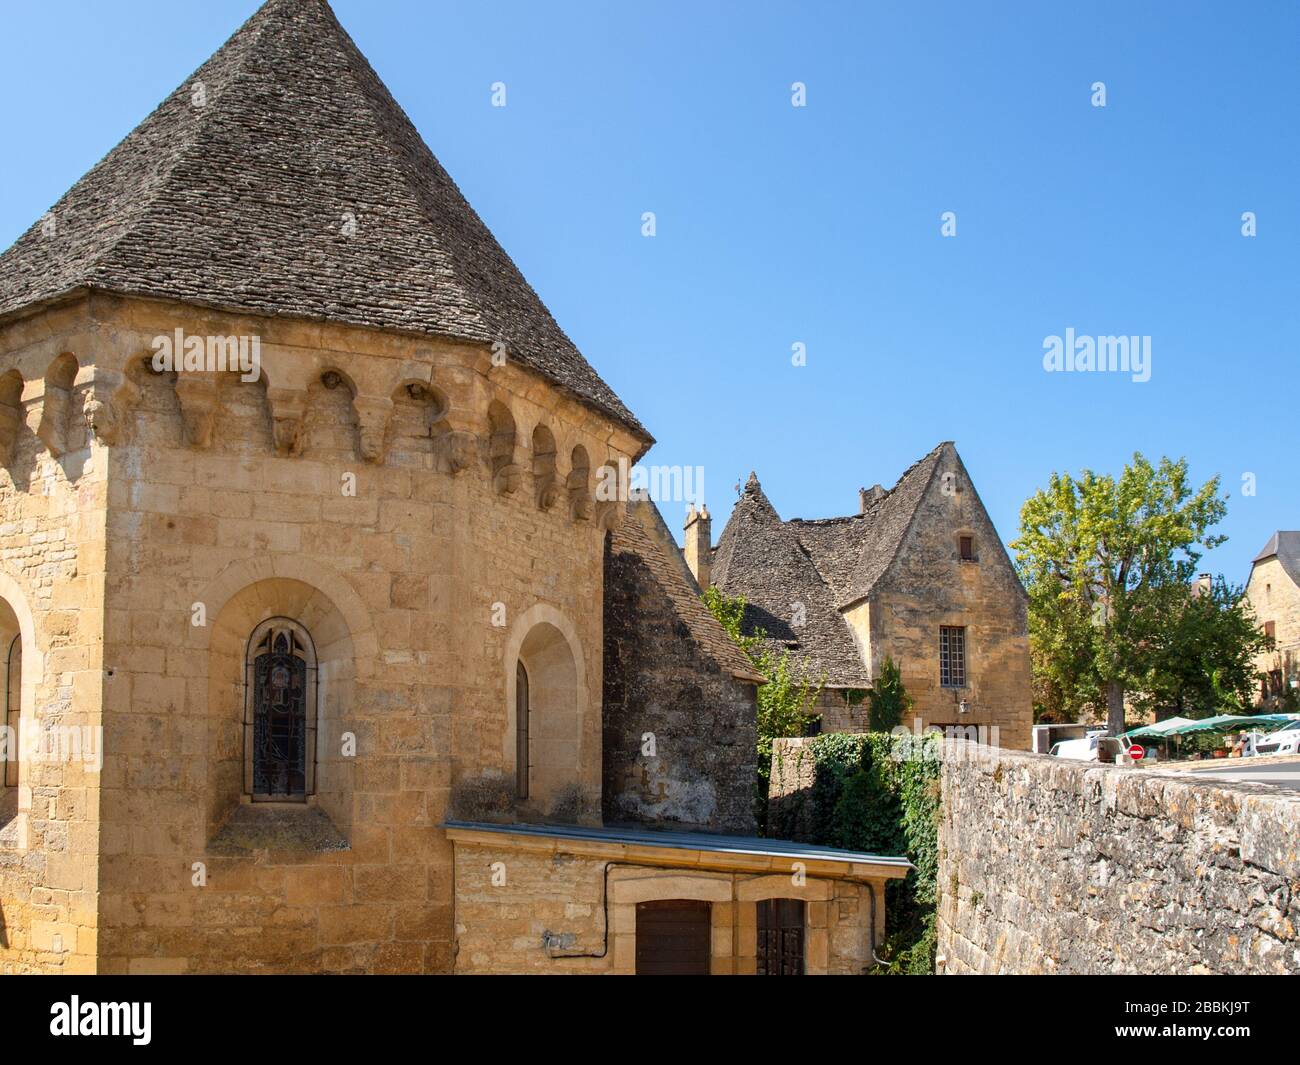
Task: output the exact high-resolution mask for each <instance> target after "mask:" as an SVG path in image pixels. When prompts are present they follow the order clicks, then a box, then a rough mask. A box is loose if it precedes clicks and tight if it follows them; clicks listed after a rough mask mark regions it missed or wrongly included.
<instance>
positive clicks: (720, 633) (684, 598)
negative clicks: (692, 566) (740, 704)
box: [610, 499, 766, 684]
mask: <svg viewBox="0 0 1300 1065" xmlns="http://www.w3.org/2000/svg"><path fill="white" fill-rule="evenodd" d="M610 549H611V550H612V551H614V552H615V553H616V554H632V555H635V556H636V557H637V558H639V559H640V560H641V561H642V563H644V565H645V568H646V569H647V570H648V571H649V574H650V576H651V577H652V578H653V579H654V582H655V583H656V584H657V585H658V586H659V588H660V590H661V591H662V592H663V593H664V595H665V596H666V597H667V598H668V600H669V602H670V603H671V605H672V609H673V612H674V613H675V614H676V615H677V619H678V620H679V621H680V622H681V623H682V624H683V625H684V626H685V627H686V630H687V631H688V632H689V633H690V636H691V639H692V640H694V642H695V645H696V646H697V647H698V648H699V650H700V652H701V653H702V654H703V655H705V657H707V658H709V659H710V660H712V662H713V663H714V664H715V665H716V666H717V667H718V668H719V669H721V670H723V671H724V672H726V673H729V674H730V675H731V676H733V677H735V678H737V679H738V680H743V681H748V682H751V683H754V684H762V683H764V681H765V680H766V678H765V677H764V676H763V675H762V674H761V673H759V672H758V671H757V670H756V669H755V668H754V664H753V663H752V662H750V660H749V656H748V655H746V654H745V652H744V651H742V650H741V649H740V648H739V647H737V646H736V642H735V641H734V640H733V639H732V638H731V637H730V636H728V635H727V630H726V629H724V628H723V627H722V624H721V622H719V621H718V619H717V618H715V617H714V616H713V614H712V613H711V612H710V611H709V608H708V607H707V606H705V605H704V600H703V599H701V598H700V594H701V593H700V587H699V585H698V584H696V583H695V578H694V577H692V576H691V571H690V570H689V569H688V568H687V566H686V561H685V559H683V558H682V555H681V550H680V549H679V548H678V547H677V544H676V542H675V541H674V540H673V538H672V533H670V532H669V531H668V526H667V525H666V524H665V523H664V519H663V516H662V515H661V514H660V513H659V508H658V507H657V506H656V505H655V504H654V502H653V501H651V500H649V499H633V500H631V501H630V502H629V503H628V506H627V518H626V520H625V521H624V522H623V524H622V525H621V526H619V528H618V529H617V530H616V531H615V532H614V533H613V534H612V536H611V539H610Z"/></svg>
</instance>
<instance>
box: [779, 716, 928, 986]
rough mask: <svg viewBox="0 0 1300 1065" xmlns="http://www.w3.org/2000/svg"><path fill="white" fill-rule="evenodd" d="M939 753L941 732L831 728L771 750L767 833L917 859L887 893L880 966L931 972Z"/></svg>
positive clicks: (900, 971)
mask: <svg viewBox="0 0 1300 1065" xmlns="http://www.w3.org/2000/svg"><path fill="white" fill-rule="evenodd" d="M940 751H941V744H940V741H939V740H937V739H917V738H913V737H907V736H892V735H890V734H888V733H857V734H846V733H828V734H826V735H821V736H815V737H811V738H807V739H778V740H775V741H774V743H773V748H772V773H771V790H770V791H769V795H768V802H769V808H768V824H767V834H768V835H769V836H774V837H777V838H780V839H794V840H800V841H803V842H807V843H817V844H821V845H823V846H829V847H842V848H844V849H846V850H855V851H863V852H865V853H868V854H878V855H889V856H893V855H906V856H907V858H908V859H909V860H910V861H911V862H912V864H913V865H914V866H915V867H916V868H915V869H913V870H912V872H911V873H909V874H908V876H907V878H906V879H905V880H896V881H892V882H891V883H890V884H889V887H888V889H887V893H886V907H885V919H886V926H885V936H886V938H885V942H884V943H883V944H882V945H880V946H878V947H877V955H878V956H879V957H880V958H881V959H883V961H884V962H885V964H884V965H882V966H880V967H879V968H877V969H876V970H875V971H876V972H878V973H890V974H906V975H929V974H932V973H933V972H934V954H935V898H936V890H935V888H936V874H937V869H938V826H939V787H940V769H941V762H940Z"/></svg>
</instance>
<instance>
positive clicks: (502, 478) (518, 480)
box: [492, 462, 524, 496]
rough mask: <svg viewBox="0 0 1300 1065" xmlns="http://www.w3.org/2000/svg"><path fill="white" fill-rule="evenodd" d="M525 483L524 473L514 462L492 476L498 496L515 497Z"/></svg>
mask: <svg viewBox="0 0 1300 1065" xmlns="http://www.w3.org/2000/svg"><path fill="white" fill-rule="evenodd" d="M523 483H524V471H523V470H521V469H520V468H519V467H518V466H516V465H515V464H514V463H513V462H511V463H509V464H507V465H505V466H502V467H501V468H500V469H499V470H497V471H496V473H494V474H493V475H492V488H493V489H494V490H495V491H496V493H497V495H502V496H509V495H514V494H515V493H516V492H517V491H519V486H520V485H521V484H523Z"/></svg>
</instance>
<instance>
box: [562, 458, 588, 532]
mask: <svg viewBox="0 0 1300 1065" xmlns="http://www.w3.org/2000/svg"><path fill="white" fill-rule="evenodd" d="M565 485H566V487H567V488H568V490H569V511H570V513H571V514H572V515H573V518H574V520H575V521H590V520H591V515H592V513H593V511H594V510H595V502H594V501H593V500H592V498H591V494H590V493H589V492H588V491H587V471H586V470H571V471H570V472H569V476H568V478H567V479H566V481H565Z"/></svg>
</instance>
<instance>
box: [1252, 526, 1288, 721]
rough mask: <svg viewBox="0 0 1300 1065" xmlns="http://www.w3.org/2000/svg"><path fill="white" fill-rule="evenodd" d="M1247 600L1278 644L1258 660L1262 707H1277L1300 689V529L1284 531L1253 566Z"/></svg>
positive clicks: (1256, 558)
mask: <svg viewBox="0 0 1300 1065" xmlns="http://www.w3.org/2000/svg"><path fill="white" fill-rule="evenodd" d="M1246 599H1247V601H1248V602H1249V603H1250V606H1251V609H1252V610H1254V611H1255V617H1256V619H1257V620H1258V621H1259V624H1260V627H1261V628H1262V629H1263V630H1264V632H1265V633H1266V634H1267V635H1269V636H1271V637H1272V638H1273V641H1274V647H1273V650H1271V651H1264V652H1262V653H1261V654H1260V655H1259V656H1258V657H1257V658H1256V659H1255V669H1256V672H1258V673H1259V678H1260V681H1259V684H1260V687H1259V698H1258V700H1257V703H1256V705H1258V706H1261V707H1263V706H1271V705H1272V704H1273V703H1275V702H1276V701H1277V700H1278V699H1280V697H1281V696H1282V695H1283V694H1284V693H1285V692H1287V691H1289V690H1290V689H1292V688H1297V687H1300V532H1297V531H1286V530H1279V531H1277V532H1275V533H1274V534H1273V535H1272V536H1270V537H1269V538H1268V543H1266V544H1265V545H1264V549H1263V550H1262V551H1260V553H1259V554H1258V555H1256V556H1255V558H1254V560H1253V561H1252V562H1251V565H1250V579H1249V580H1248V581H1247V582H1246Z"/></svg>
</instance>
